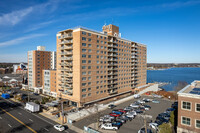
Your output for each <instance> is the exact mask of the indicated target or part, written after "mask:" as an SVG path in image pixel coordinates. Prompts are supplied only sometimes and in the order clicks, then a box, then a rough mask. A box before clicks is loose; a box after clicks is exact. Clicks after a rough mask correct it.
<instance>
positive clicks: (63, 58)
mask: <svg viewBox="0 0 200 133" xmlns="http://www.w3.org/2000/svg"><path fill="white" fill-rule="evenodd" d="M59 59H61V60H73V58H72V57H60V58H59Z"/></svg>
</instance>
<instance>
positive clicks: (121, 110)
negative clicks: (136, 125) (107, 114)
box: [118, 109, 127, 113]
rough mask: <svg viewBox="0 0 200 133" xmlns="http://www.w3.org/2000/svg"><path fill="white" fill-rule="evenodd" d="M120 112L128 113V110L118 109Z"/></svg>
mask: <svg viewBox="0 0 200 133" xmlns="http://www.w3.org/2000/svg"><path fill="white" fill-rule="evenodd" d="M118 111H119V112H122V113H126V112H127V111H125V110H123V109H118Z"/></svg>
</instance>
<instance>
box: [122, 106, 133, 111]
mask: <svg viewBox="0 0 200 133" xmlns="http://www.w3.org/2000/svg"><path fill="white" fill-rule="evenodd" d="M124 110H125V111H131V110H133V109H132V108H130V107H125V108H124Z"/></svg>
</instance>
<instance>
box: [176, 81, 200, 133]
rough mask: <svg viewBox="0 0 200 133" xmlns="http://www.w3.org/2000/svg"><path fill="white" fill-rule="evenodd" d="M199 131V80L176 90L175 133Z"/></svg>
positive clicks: (196, 132)
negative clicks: (176, 113)
mask: <svg viewBox="0 0 200 133" xmlns="http://www.w3.org/2000/svg"><path fill="white" fill-rule="evenodd" d="M199 132H200V81H197V80H195V81H193V82H192V83H191V85H188V86H186V87H185V88H183V89H182V90H180V91H179V92H178V127H177V133H199Z"/></svg>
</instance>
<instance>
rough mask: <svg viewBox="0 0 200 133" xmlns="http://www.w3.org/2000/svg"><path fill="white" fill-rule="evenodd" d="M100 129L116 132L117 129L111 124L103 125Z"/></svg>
mask: <svg viewBox="0 0 200 133" xmlns="http://www.w3.org/2000/svg"><path fill="white" fill-rule="evenodd" d="M101 129H109V130H118V129H119V128H118V127H117V126H114V125H112V124H111V123H105V124H102V125H101Z"/></svg>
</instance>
